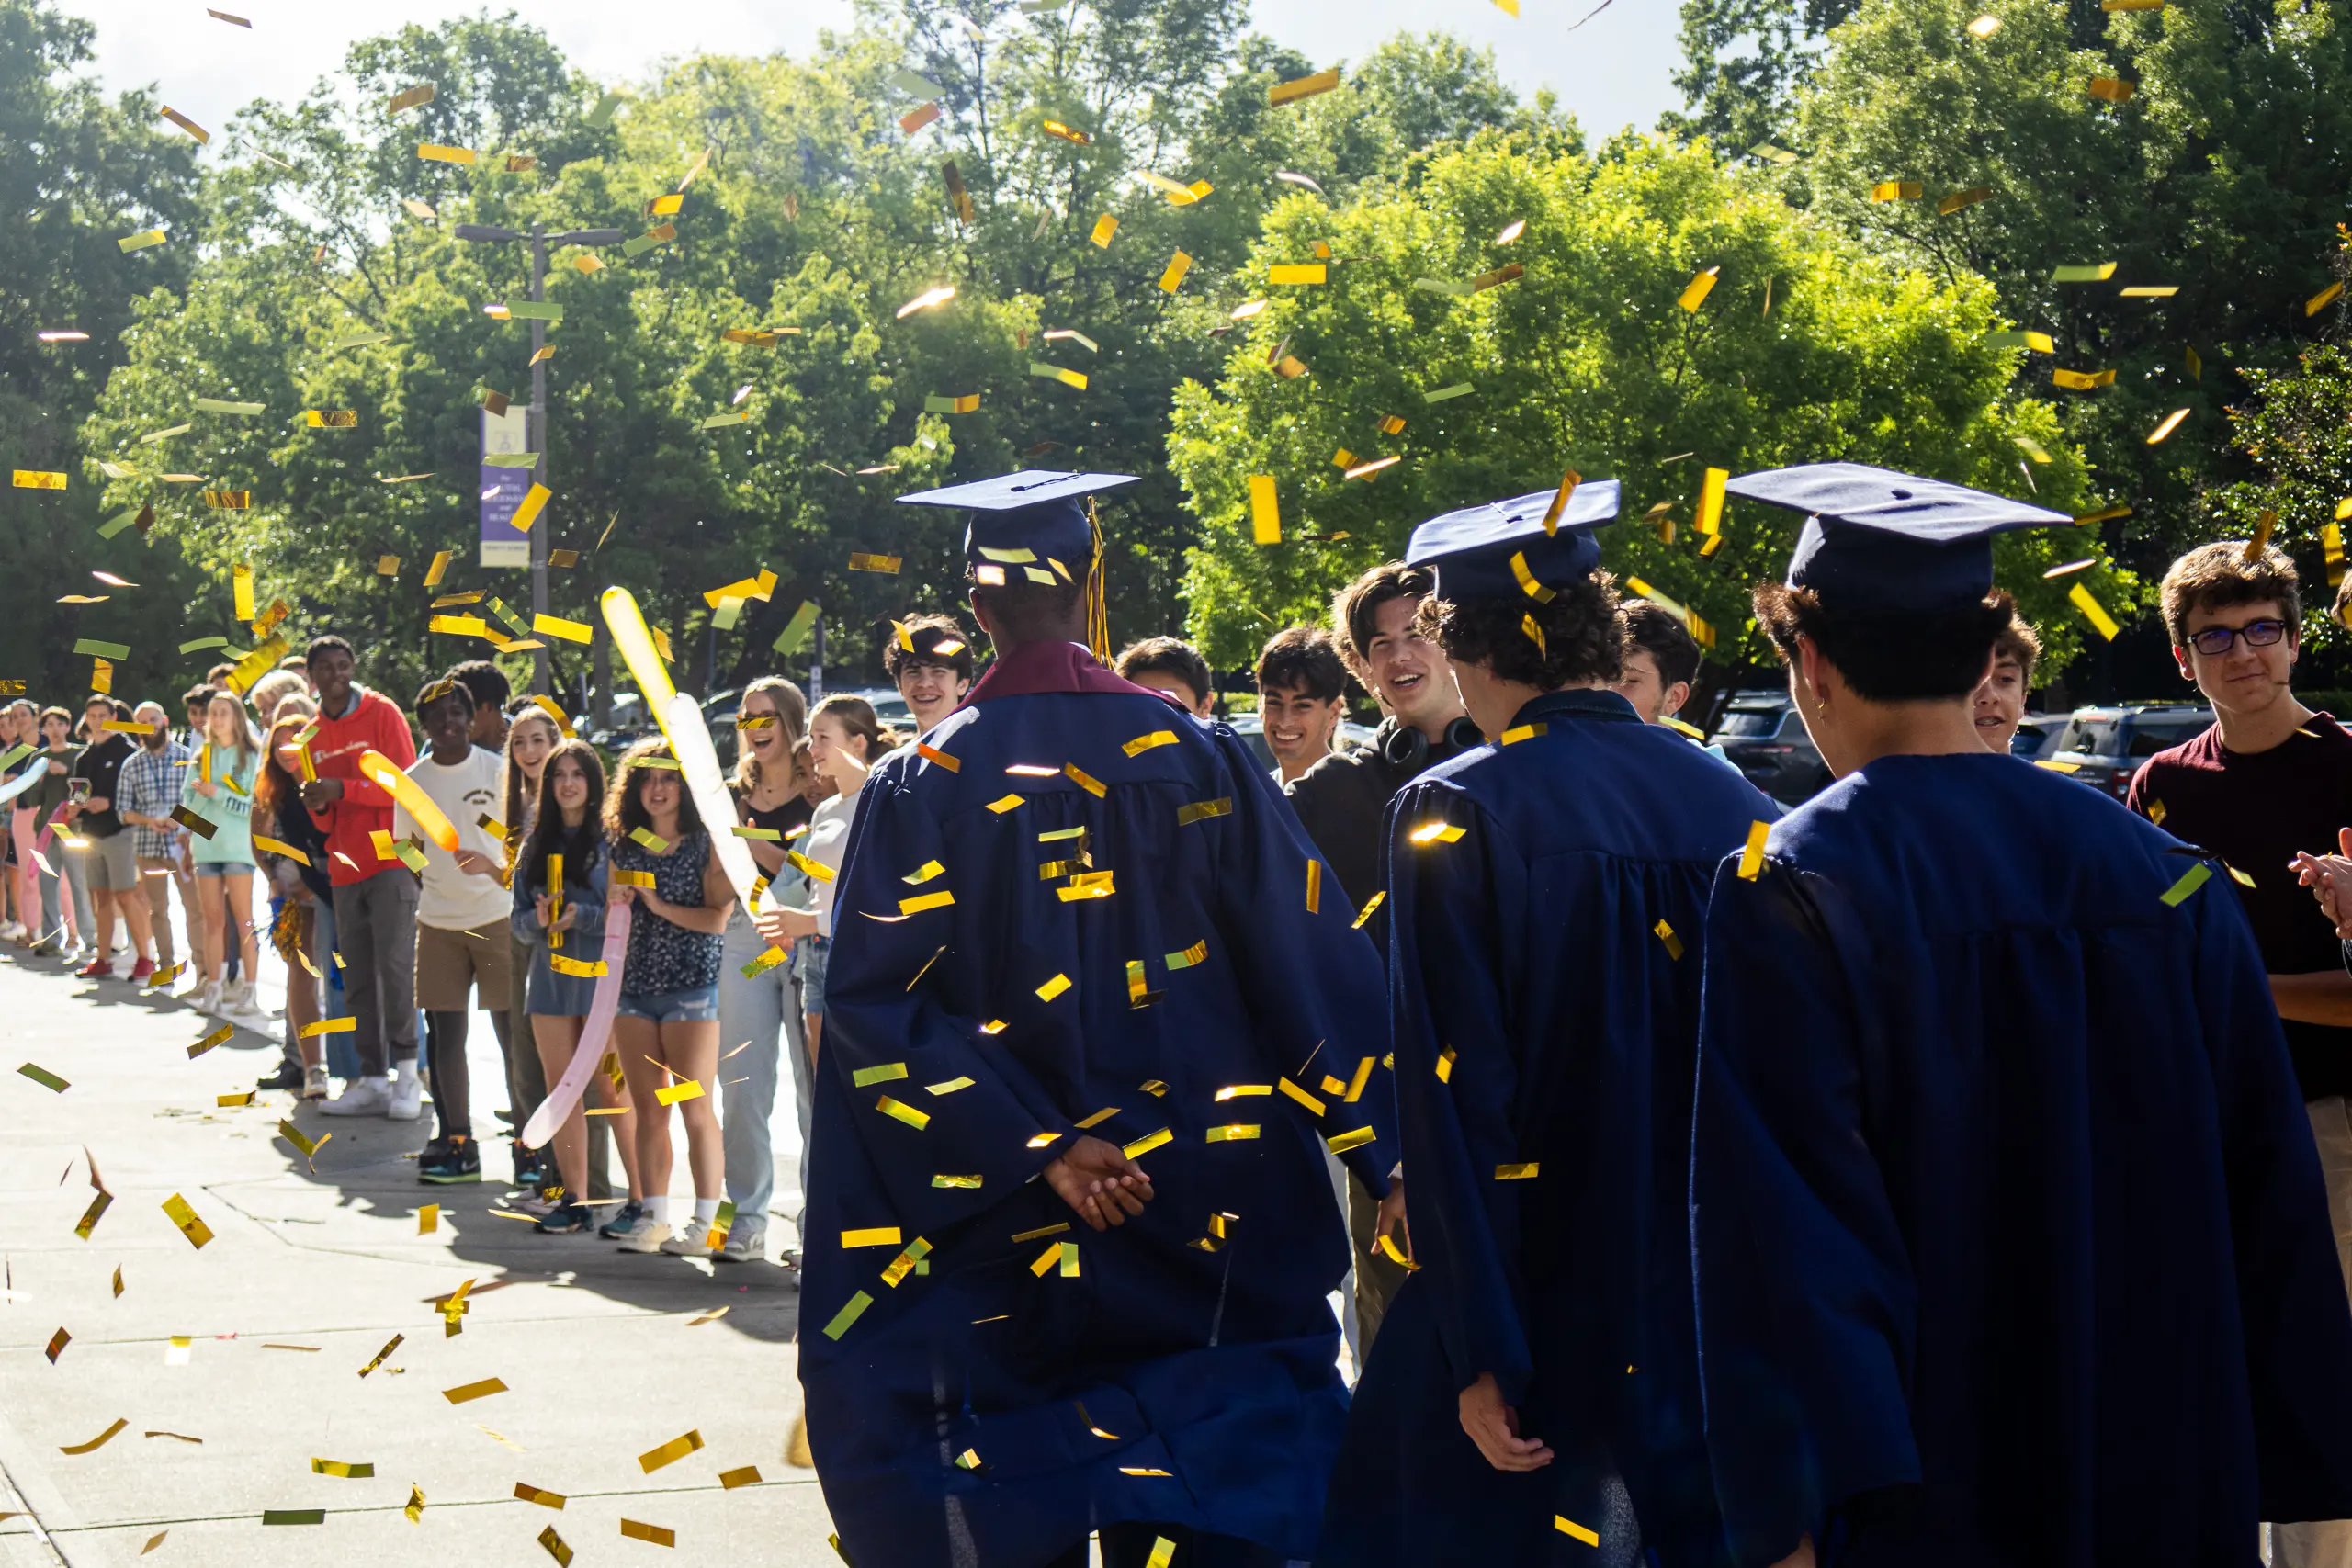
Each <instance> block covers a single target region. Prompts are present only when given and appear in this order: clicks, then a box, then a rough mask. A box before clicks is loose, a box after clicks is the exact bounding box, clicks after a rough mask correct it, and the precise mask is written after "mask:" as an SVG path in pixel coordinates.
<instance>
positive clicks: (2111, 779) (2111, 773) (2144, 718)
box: [2041, 703, 2213, 800]
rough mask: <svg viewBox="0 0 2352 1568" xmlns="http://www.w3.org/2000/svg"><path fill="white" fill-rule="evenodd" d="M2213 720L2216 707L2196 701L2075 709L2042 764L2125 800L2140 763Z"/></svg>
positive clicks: (2193, 735) (2198, 731)
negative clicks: (2055, 745)
mask: <svg viewBox="0 0 2352 1568" xmlns="http://www.w3.org/2000/svg"><path fill="white" fill-rule="evenodd" d="M2212 723H2213V713H2212V710H2211V708H2202V707H2199V706H2197V705H2195V704H2193V703H2131V704H2126V705H2123V706H2121V707H2098V708H2076V709H2075V712H2074V716H2073V717H2071V718H2069V719H2068V720H2067V721H2066V728H2065V730H2064V733H2063V734H2061V735H2060V736H2059V738H2058V744H2057V747H2056V749H2055V750H2052V752H2051V754H2050V755H2049V756H2048V757H2047V758H2045V759H2043V760H2042V763H2041V765H2042V766H2043V767H2045V768H2052V769H2054V770H2056V771H2057V772H2059V773H2064V774H2066V775H2067V776H2068V777H2070V778H2073V779H2075V780H2077V781H2079V782H2081V783H2083V784H2088V785H2090V786H2091V787H2092V788H2093V789H2095V790H2098V791H2099V792H2100V793H2101V794H2104V795H2111V796H2113V797H2114V798H2115V799H2117V800H2121V799H2122V798H2123V796H2124V793H2125V792H2126V791H2127V790H2129V789H2130V788H2131V775H2132V774H2134V773H2138V772H2139V771H2140V764H2141V763H2142V762H2144V761H2147V760H2148V759H2149V758H2151V757H2153V756H2154V755H2155V754H2156V753H2157V752H2159V751H2164V750H2170V749H2171V748H2173V747H2175V746H2177V745H2179V744H2180V743H2181V742H2182V741H2184V740H2188V739H2193V738H2195V737H2197V736H2199V735H2202V734H2203V733H2204V732H2205V731H2206V730H2207V729H2208V728H2211V725H2212Z"/></svg>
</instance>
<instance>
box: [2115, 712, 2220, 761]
mask: <svg viewBox="0 0 2352 1568" xmlns="http://www.w3.org/2000/svg"><path fill="white" fill-rule="evenodd" d="M2212 723H2213V721H2212V720H2211V719H2210V718H2207V717H2205V716H2203V715H2202V714H2199V715H2197V716H2194V717H2185V718H2143V719H2141V720H2140V721H2139V722H2137V723H2136V724H2134V725H2132V727H2131V755H2133V756H2134V757H2153V756H2154V755H2155V754H2156V753H2157V752H2159V751H2167V750H2171V749H2172V748H2173V747H2175V746H2177V745H2179V744H2180V743H2181V742H2182V741H2184V740H2188V739H2194V738H2195V737H2197V736H2199V735H2202V734H2203V733H2204V732H2205V731H2206V730H2207V729H2209V728H2211V727H2212Z"/></svg>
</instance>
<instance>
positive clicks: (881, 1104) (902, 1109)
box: [874, 1094, 931, 1133]
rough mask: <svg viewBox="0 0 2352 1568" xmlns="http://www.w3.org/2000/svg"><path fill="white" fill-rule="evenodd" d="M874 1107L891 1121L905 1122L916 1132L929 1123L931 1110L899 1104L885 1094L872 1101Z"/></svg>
mask: <svg viewBox="0 0 2352 1568" xmlns="http://www.w3.org/2000/svg"><path fill="white" fill-rule="evenodd" d="M874 1109H875V1110H876V1111H880V1112H882V1114H883V1115H885V1116H888V1117H889V1118H891V1119H892V1120H893V1121H898V1122H905V1123H906V1124H907V1125H908V1126H910V1127H912V1128H913V1129H914V1130H915V1131H916V1132H918V1133H920V1132H922V1130H923V1129H924V1128H925V1127H928V1126H930V1125H931V1112H929V1111H917V1110H916V1109H915V1108H914V1107H913V1106H911V1105H901V1104H900V1103H899V1101H897V1100H893V1099H891V1098H890V1097H889V1096H888V1095H887V1094H886V1095H884V1096H882V1097H881V1098H880V1099H878V1100H876V1101H875V1102H874Z"/></svg>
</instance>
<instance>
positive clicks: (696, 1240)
mask: <svg viewBox="0 0 2352 1568" xmlns="http://www.w3.org/2000/svg"><path fill="white" fill-rule="evenodd" d="M662 1251H664V1252H666V1253H668V1254H669V1255H670V1256H671V1257H673V1258H708V1257H709V1256H710V1254H711V1246H710V1224H709V1222H707V1221H706V1220H688V1221H687V1222H686V1225H685V1228H684V1230H682V1231H680V1232H679V1233H678V1234H677V1235H673V1236H672V1237H671V1238H670V1239H669V1240H667V1241H665V1242H663V1243H662Z"/></svg>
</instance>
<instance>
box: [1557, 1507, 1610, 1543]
mask: <svg viewBox="0 0 2352 1568" xmlns="http://www.w3.org/2000/svg"><path fill="white" fill-rule="evenodd" d="M1552 1528H1553V1529H1556V1530H1558V1531H1559V1532H1560V1533H1561V1534H1562V1535H1566V1536H1573V1537H1575V1538H1576V1539H1577V1540H1580V1541H1582V1542H1584V1543H1585V1544H1586V1545H1587V1546H1599V1545H1600V1536H1599V1535H1598V1534H1596V1533H1595V1532H1593V1531H1591V1530H1589V1529H1585V1528H1584V1527H1583V1526H1582V1525H1580V1524H1577V1522H1576V1521H1575V1520H1573V1519H1570V1518H1566V1517H1563V1516H1561V1515H1558V1514H1555V1515H1553V1516H1552Z"/></svg>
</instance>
